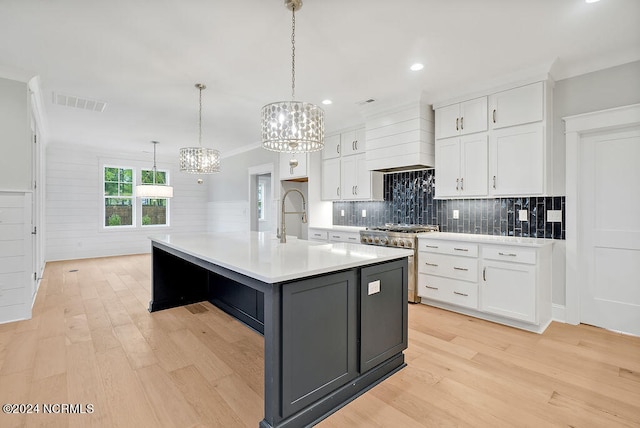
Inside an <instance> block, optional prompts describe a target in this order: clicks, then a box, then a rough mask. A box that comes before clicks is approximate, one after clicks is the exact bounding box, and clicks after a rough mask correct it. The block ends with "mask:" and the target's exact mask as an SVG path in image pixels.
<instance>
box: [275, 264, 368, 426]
mask: <svg viewBox="0 0 640 428" xmlns="http://www.w3.org/2000/svg"><path fill="white" fill-rule="evenodd" d="M357 297H358V296H357V271H355V270H350V271H346V272H339V273H336V274H332V275H328V276H321V277H316V278H311V279H308V280H304V281H298V282H294V283H290V284H283V286H282V349H283V354H282V398H283V399H282V406H283V409H282V410H283V415H285V416H286V415H291V414H293V413H295V412H297V411H299V410H301V409H303V408H305V407H307V406H309V405H310V404H312V403H314V402H315V401H317V400H318V399H319V398H321V397H323V396H325V395H327V394H328V393H330V392H332V391H335V390H336V389H337V388H339V387H340V386H342V385H345V384H346V383H348V382H350V381H351V380H353V379H355V378H356V376H357V375H358V367H357V362H358V360H357V358H358V349H357V329H358V323H357V321H358V318H357V316H358V304H357Z"/></svg>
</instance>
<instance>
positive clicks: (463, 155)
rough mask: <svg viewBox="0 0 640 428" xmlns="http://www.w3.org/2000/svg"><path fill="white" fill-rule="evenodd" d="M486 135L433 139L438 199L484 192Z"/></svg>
mask: <svg viewBox="0 0 640 428" xmlns="http://www.w3.org/2000/svg"><path fill="white" fill-rule="evenodd" d="M488 156H489V153H488V144H487V134H486V132H483V133H481V134H473V135H466V136H464V137H459V138H447V139H444V140H438V141H436V160H437V165H438V167H437V168H438V169H437V185H436V193H435V196H436V197H437V198H447V197H461V196H462V197H463V196H469V197H471V196H484V195H486V194H487V170H488Z"/></svg>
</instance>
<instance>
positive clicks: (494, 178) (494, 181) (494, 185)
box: [493, 175, 496, 189]
mask: <svg viewBox="0 0 640 428" xmlns="http://www.w3.org/2000/svg"><path fill="white" fill-rule="evenodd" d="M493 188H494V189H495V188H496V176H495V175H494V176H493Z"/></svg>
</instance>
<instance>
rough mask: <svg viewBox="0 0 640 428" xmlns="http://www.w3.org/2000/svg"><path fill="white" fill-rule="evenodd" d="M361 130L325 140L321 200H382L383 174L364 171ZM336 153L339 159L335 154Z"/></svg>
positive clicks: (364, 142) (363, 139) (363, 131)
mask: <svg viewBox="0 0 640 428" xmlns="http://www.w3.org/2000/svg"><path fill="white" fill-rule="evenodd" d="M336 137H337V138H336ZM365 147H366V141H365V130H364V128H358V129H355V130H351V131H345V132H343V133H342V134H336V135H332V136H329V137H327V138H326V139H325V147H324V151H323V161H322V199H323V200H371V199H373V200H382V199H384V195H383V190H382V181H383V174H382V172H379V171H370V170H369V169H368V168H367V159H366V152H364V150H365ZM338 152H339V156H335V153H338Z"/></svg>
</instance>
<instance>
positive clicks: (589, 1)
mask: <svg viewBox="0 0 640 428" xmlns="http://www.w3.org/2000/svg"><path fill="white" fill-rule="evenodd" d="M584 1H586V2H587V3H595V2H598V1H600V0H584Z"/></svg>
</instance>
